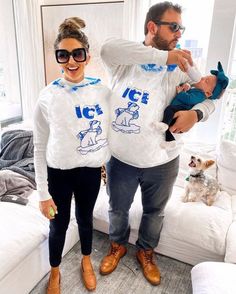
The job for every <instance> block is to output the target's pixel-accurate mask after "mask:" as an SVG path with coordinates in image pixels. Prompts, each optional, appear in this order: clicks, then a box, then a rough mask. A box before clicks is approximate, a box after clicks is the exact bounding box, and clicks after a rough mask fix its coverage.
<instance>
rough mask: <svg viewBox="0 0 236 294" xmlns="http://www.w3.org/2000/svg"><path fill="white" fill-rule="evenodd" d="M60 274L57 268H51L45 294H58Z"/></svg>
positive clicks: (59, 291)
mask: <svg viewBox="0 0 236 294" xmlns="http://www.w3.org/2000/svg"><path fill="white" fill-rule="evenodd" d="M60 283H61V274H60V271H59V266H57V267H51V273H50V277H49V281H48V286H47V294H60V293H61V290H60Z"/></svg>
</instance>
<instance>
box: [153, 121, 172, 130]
mask: <svg viewBox="0 0 236 294" xmlns="http://www.w3.org/2000/svg"><path fill="white" fill-rule="evenodd" d="M152 127H153V128H155V129H156V130H157V131H160V132H165V131H167V130H168V128H169V126H168V125H167V124H165V123H163V122H155V123H152Z"/></svg>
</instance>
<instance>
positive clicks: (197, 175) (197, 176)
mask: <svg viewBox="0 0 236 294" xmlns="http://www.w3.org/2000/svg"><path fill="white" fill-rule="evenodd" d="M202 176H203V171H200V172H199V173H197V174H195V175H193V174H190V175H189V176H188V177H187V178H186V179H185V180H186V181H189V179H190V177H193V178H200V177H202Z"/></svg>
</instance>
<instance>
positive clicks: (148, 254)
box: [144, 251, 154, 264]
mask: <svg viewBox="0 0 236 294" xmlns="http://www.w3.org/2000/svg"><path fill="white" fill-rule="evenodd" d="M144 260H145V264H148V263H151V264H154V263H153V260H152V251H144Z"/></svg>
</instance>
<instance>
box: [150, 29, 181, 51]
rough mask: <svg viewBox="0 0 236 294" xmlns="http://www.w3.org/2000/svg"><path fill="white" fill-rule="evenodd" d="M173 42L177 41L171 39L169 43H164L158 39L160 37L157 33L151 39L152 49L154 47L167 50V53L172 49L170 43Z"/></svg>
mask: <svg viewBox="0 0 236 294" xmlns="http://www.w3.org/2000/svg"><path fill="white" fill-rule="evenodd" d="M173 41H178V39H173V40H171V41H166V40H164V39H163V38H162V37H160V35H159V34H158V33H156V35H155V36H154V37H153V39H152V43H153V47H155V48H157V49H160V50H167V51H170V50H172V49H174V48H172V46H171V43H172V42H173Z"/></svg>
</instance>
